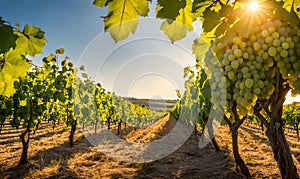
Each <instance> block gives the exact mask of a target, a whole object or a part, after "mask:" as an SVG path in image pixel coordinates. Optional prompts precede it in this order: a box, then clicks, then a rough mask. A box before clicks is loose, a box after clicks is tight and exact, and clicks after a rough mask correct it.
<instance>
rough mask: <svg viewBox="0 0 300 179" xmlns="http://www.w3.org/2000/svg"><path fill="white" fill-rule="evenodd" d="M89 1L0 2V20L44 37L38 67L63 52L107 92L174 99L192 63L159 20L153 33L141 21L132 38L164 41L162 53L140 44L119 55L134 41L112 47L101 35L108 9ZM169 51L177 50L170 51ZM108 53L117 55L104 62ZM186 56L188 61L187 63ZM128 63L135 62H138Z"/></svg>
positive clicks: (35, 0) (105, 35) (161, 48)
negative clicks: (33, 29) (33, 28)
mask: <svg viewBox="0 0 300 179" xmlns="http://www.w3.org/2000/svg"><path fill="white" fill-rule="evenodd" d="M92 2H93V0H14V1H12V0H1V1H0V16H2V17H3V19H4V20H6V21H9V22H11V24H12V25H14V24H15V23H19V24H20V25H21V27H24V25H25V24H29V25H34V26H37V27H39V28H41V29H42V30H43V31H44V32H45V35H46V38H47V40H48V42H47V43H46V46H45V47H44V49H43V54H42V55H39V56H36V57H35V58H34V63H35V64H38V65H40V64H41V59H42V57H44V56H47V55H48V54H50V53H52V52H54V51H55V50H56V49H57V48H60V47H63V48H65V50H66V51H65V54H64V55H66V56H69V57H70V58H71V61H73V62H74V63H75V64H77V66H80V65H82V64H84V65H85V66H86V72H87V73H88V74H90V76H91V77H92V79H94V80H95V81H97V82H100V83H102V85H103V86H104V87H105V88H106V89H108V90H109V91H116V93H117V94H119V95H122V96H134V97H147V98H151V97H153V96H160V97H161V98H168V99H170V98H176V92H175V89H180V90H181V91H182V92H183V90H184V85H183V84H184V79H183V68H184V67H185V66H188V65H193V64H194V60H193V57H192V56H191V55H190V54H188V53H186V52H185V51H184V50H180V49H179V51H178V47H176V45H172V44H171V43H170V42H169V40H168V39H167V37H166V36H165V35H164V34H163V32H162V31H160V30H159V25H160V23H161V22H162V21H160V22H159V24H158V23H157V22H155V24H156V26H155V28H154V27H152V26H151V25H149V26H147V22H145V23H144V27H143V28H144V29H143V30H140V31H139V30H138V29H137V32H136V33H135V36H139V38H141V37H143V36H144V35H145V33H146V34H147V33H152V34H151V38H153V37H154V38H160V39H163V41H164V43H165V44H164V45H162V46H160V48H154V47H155V46H156V45H157V43H154V44H151V43H148V45H143V44H141V43H143V42H141V43H137V44H136V45H135V46H130V45H129V46H127V47H126V48H125V49H126V50H122V48H119V47H120V46H121V45H122V44H123V45H124V44H126V43H128V42H130V41H131V40H135V39H134V36H130V37H129V38H128V39H126V40H125V41H122V42H120V43H118V44H115V43H114V42H113V41H112V39H110V37H109V35H108V34H103V31H104V27H103V20H102V19H101V18H100V16H105V15H106V14H107V9H106V8H99V7H96V6H94V5H93V4H92ZM155 6H156V1H153V2H152V3H151V4H150V12H149V15H148V17H155ZM140 24H141V23H140ZM145 24H146V25H145ZM145 26H146V27H145ZM139 28H140V27H139ZM153 32H154V35H153ZM99 36H100V37H99ZM193 38H196V36H194V37H193ZM193 38H191V39H190V41H189V42H183V43H184V44H183V45H186V44H188V45H189V47H187V48H189V49H191V48H190V47H191V44H192V40H193ZM95 39H96V40H95ZM152 40H153V39H152ZM93 42H94V43H93ZM90 44H93V45H94V47H93V49H94V53H90V51H92V52H93V50H90V49H89V48H90V47H89V45H90ZM109 44H110V45H109ZM179 44H180V43H179ZM87 47H89V48H87ZM152 47H153V48H154V49H152ZM173 47H175V48H177V50H174V49H173V51H172V50H171V49H172V48H173ZM149 49H150V51H151V49H152V52H149ZM153 50H154V52H153ZM170 50H171V51H170ZM86 51H87V52H89V53H87V52H86ZM138 51H140V52H143V53H145V54H146V55H144V56H143V58H140V57H141V56H140V55H141V53H139V52H138ZM180 51H182V52H183V55H182V54H181V53H180ZM110 52H113V53H114V54H115V55H113V57H114V58H108V59H106V56H107V55H108V54H109V53H110ZM85 53H87V54H88V55H89V56H88V58H84V57H85ZM147 54H148V55H147ZM186 56H187V58H188V59H185V58H186ZM153 58H155V60H154V61H152V59H153ZM132 60H136V63H133V62H132ZM147 60H148V61H147ZM104 61H105V65H104V66H103V68H105V70H102V71H101V68H100V67H99V65H100V66H101V64H102V63H103V62H104ZM149 61H152V63H151V62H149ZM162 61H165V63H162ZM129 62H130V63H129ZM124 64H130V65H129V66H125V67H126V68H130V70H124ZM145 64H147V65H145ZM163 64H164V65H163ZM102 65H103V64H102ZM126 68H125V69H126ZM121 77H122V79H123V80H122V82H121V83H119V85H116V81H118V80H120V78H121ZM129 79H130V80H131V81H130V80H129ZM125 81H126V82H125ZM120 84H124V85H120ZM116 86H117V87H116Z"/></svg>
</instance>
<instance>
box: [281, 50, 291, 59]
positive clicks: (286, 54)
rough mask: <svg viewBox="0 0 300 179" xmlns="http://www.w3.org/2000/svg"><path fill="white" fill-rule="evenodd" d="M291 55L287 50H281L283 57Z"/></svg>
mask: <svg viewBox="0 0 300 179" xmlns="http://www.w3.org/2000/svg"><path fill="white" fill-rule="evenodd" d="M288 55H289V52H288V51H287V50H281V52H280V56H281V57H282V58H286V57H287V56H288Z"/></svg>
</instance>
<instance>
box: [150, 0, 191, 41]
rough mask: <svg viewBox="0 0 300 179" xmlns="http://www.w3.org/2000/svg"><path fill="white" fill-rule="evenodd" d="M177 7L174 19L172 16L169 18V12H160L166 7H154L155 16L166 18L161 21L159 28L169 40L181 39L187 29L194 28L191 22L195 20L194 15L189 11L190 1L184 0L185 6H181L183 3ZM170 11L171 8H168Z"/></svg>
mask: <svg viewBox="0 0 300 179" xmlns="http://www.w3.org/2000/svg"><path fill="white" fill-rule="evenodd" d="M172 3H173V2H172ZM179 7H180V9H179V11H178V12H179V14H178V16H176V18H175V19H174V17H172V18H171V19H169V16H170V15H169V14H161V11H162V10H165V8H166V7H163V8H161V7H160V6H158V8H157V9H156V11H157V12H156V13H157V15H156V16H157V17H160V18H165V19H167V20H165V21H164V22H163V23H162V25H161V27H160V30H162V31H163V32H164V33H165V34H166V35H167V36H168V38H169V39H170V40H171V42H176V41H178V40H181V39H182V38H184V37H185V36H186V34H187V32H188V31H192V30H193V29H194V27H193V22H194V21H195V16H194V14H193V13H192V12H191V11H192V1H191V0H186V1H185V6H184V7H183V4H181V5H180V6H179ZM166 10H167V9H166ZM171 11H172V10H169V12H171ZM163 15H165V16H163ZM173 19H174V20H173Z"/></svg>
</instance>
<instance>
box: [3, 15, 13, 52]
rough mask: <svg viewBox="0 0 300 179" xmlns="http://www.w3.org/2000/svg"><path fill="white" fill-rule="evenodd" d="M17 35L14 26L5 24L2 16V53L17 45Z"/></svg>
mask: <svg viewBox="0 0 300 179" xmlns="http://www.w3.org/2000/svg"><path fill="white" fill-rule="evenodd" d="M16 39H17V36H16V35H15V34H14V31H13V28H12V27H11V26H8V25H6V24H5V22H4V21H3V20H2V17H0V40H1V43H0V53H5V52H7V51H8V50H9V49H10V48H12V47H13V48H14V47H15V46H16V43H15V42H16Z"/></svg>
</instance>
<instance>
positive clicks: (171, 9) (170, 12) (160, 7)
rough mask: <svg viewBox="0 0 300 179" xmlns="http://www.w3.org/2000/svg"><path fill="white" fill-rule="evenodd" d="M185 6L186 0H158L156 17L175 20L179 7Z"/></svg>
mask: <svg viewBox="0 0 300 179" xmlns="http://www.w3.org/2000/svg"><path fill="white" fill-rule="evenodd" d="M185 6H186V0H172V1H170V0H158V1H157V8H156V17H158V18H164V19H171V20H175V19H176V17H177V16H178V15H179V11H180V9H184V8H185Z"/></svg>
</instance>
